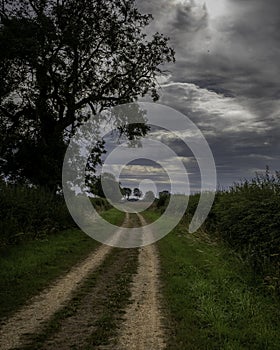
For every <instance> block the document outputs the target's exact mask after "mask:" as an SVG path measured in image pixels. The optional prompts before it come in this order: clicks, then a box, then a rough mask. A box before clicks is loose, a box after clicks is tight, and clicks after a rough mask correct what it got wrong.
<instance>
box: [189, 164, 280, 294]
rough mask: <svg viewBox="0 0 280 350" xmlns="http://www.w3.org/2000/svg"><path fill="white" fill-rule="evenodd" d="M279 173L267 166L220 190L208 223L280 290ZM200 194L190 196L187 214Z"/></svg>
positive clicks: (266, 281)
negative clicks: (255, 173)
mask: <svg viewBox="0 0 280 350" xmlns="http://www.w3.org/2000/svg"><path fill="white" fill-rule="evenodd" d="M279 195H280V176H279V173H278V172H276V173H275V174H274V175H273V174H271V173H270V172H269V170H268V169H267V170H266V172H265V173H264V174H257V175H256V177H255V178H253V179H252V180H251V181H248V180H245V181H243V182H240V183H236V184H234V185H233V186H232V187H231V188H230V190H228V191H221V192H218V193H217V195H216V199H215V202H214V205H213V208H212V210H211V212H210V214H209V216H208V218H207V221H206V223H205V227H206V229H207V231H208V232H212V233H215V234H218V235H219V236H220V238H222V239H223V240H224V241H225V242H227V243H228V244H229V245H230V246H231V247H232V248H233V249H234V250H235V251H237V252H238V253H239V254H241V256H242V258H243V259H244V260H245V261H247V262H248V263H249V264H250V265H251V266H252V267H253V269H254V271H255V273H256V275H262V276H263V277H264V281H265V283H267V284H268V285H269V288H271V289H273V290H278V291H280V197H279ZM198 200H199V195H194V196H191V197H190V203H189V207H188V215H189V216H190V217H191V216H192V215H193V214H194V212H195V209H196V206H197V203H198Z"/></svg>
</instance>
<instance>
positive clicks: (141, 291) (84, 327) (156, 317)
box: [0, 215, 165, 350]
mask: <svg viewBox="0 0 280 350" xmlns="http://www.w3.org/2000/svg"><path fill="white" fill-rule="evenodd" d="M138 218H139V220H140V222H141V224H142V225H145V224H146V223H145V220H144V219H143V217H142V216H140V215H138ZM129 225H131V222H129V218H128V215H127V217H126V220H125V222H124V227H129ZM130 227H131V226H130ZM143 230H146V229H145V228H143ZM112 250H113V248H111V247H110V246H106V245H103V246H101V247H100V248H99V249H97V250H96V251H95V252H93V253H92V254H91V255H90V256H89V257H88V258H87V259H86V260H84V261H83V262H81V263H80V264H78V265H76V266H75V267H73V269H72V270H71V271H70V272H69V273H68V274H67V275H66V276H64V277H62V278H61V279H59V280H58V281H57V282H56V283H55V284H54V285H53V286H51V287H49V288H48V289H47V290H45V291H43V292H42V293H41V294H40V295H38V296H37V297H35V298H34V299H33V300H31V301H30V303H28V305H26V306H25V307H23V308H22V309H21V310H19V311H18V312H17V313H16V314H15V315H14V316H12V317H11V318H10V319H9V320H8V321H7V322H6V323H5V324H4V325H3V327H2V328H1V330H0V348H1V350H9V349H13V348H15V347H21V346H24V345H26V344H27V343H26V342H28V337H26V336H25V334H27V333H28V334H40V332H41V331H43V327H45V326H46V325H47V323H48V320H49V319H51V317H52V316H53V315H54V314H55V313H56V312H57V311H58V310H60V309H61V308H62V307H67V303H71V298H73V293H74V292H75V291H76V290H79V288H81V286H82V284H83V283H85V281H86V280H87V279H88V278H90V276H91V275H92V273H93V272H94V271H96V270H97V269H100V266H101V265H102V264H103V265H104V264H105V263H104V261H107V260H109V259H112V257H111V255H112ZM138 252H139V254H138ZM114 254H115V255H114ZM114 254H113V255H112V256H113V259H114V260H113V262H111V263H108V264H107V265H106V264H105V265H106V266H105V267H103V270H102V269H101V270H100V277H99V278H98V280H97V281H96V284H95V285H93V287H92V288H90V289H88V290H87V291H86V293H84V294H83V296H82V297H81V300H79V305H78V306H77V310H76V311H75V313H74V314H73V315H72V316H71V317H67V318H66V319H65V320H62V321H61V322H60V327H59V329H58V330H57V331H56V332H55V334H52V335H51V337H49V338H48V339H46V340H45V341H44V343H43V344H40V348H42V349H57V348H59V349H65V350H66V349H69V348H73V347H74V348H75V349H84V348H86V346H87V348H88V346H89V343H88V339H89V338H92V336H91V337H90V334H94V332H95V331H96V330H97V328H98V327H97V325H98V322H100V317H101V318H102V314H103V313H104V310H105V309H104V308H105V307H106V305H107V304H108V303H109V304H110V303H111V302H112V301H111V300H110V298H111V296H112V295H114V293H115V291H114V288H115V287H114V284H116V283H117V282H116V281H117V278H118V276H122V274H123V276H125V273H127V272H129V269H130V266H129V264H133V260H134V261H138V269H137V273H135V275H134V277H133V279H132V284H131V302H130V304H129V305H128V306H127V307H126V309H125V310H124V311H123V312H122V316H120V315H115V316H114V317H115V318H116V319H117V323H118V327H117V328H118V331H117V334H113V335H112V337H109V339H110V338H111V340H110V341H109V344H108V342H107V344H104V345H102V343H101V344H100V345H98V344H96V345H94V347H92V346H90V349H118V350H122V349H123V350H125V349H139V350H145V349H147V350H149V349H153V350H161V349H164V347H165V346H164V343H165V342H164V332H163V328H162V320H161V318H162V317H161V313H160V305H159V300H160V298H159V292H160V288H159V282H158V272H159V260H158V256H157V250H156V247H155V246H154V245H151V246H147V247H144V248H140V249H139V250H137V249H119V250H117V252H116V253H114ZM110 257H111V258H110ZM135 259H136V260H135ZM103 265H102V266H103ZM127 266H128V268H127ZM131 266H132V265H131ZM116 310H117V309H116ZM93 338H94V337H93ZM29 347H30V344H29ZM31 348H34V349H35V348H37V345H36V344H33V345H31ZM38 348H39V344H38Z"/></svg>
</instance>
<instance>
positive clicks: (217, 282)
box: [145, 212, 280, 350]
mask: <svg viewBox="0 0 280 350" xmlns="http://www.w3.org/2000/svg"><path fill="white" fill-rule="evenodd" d="M156 215H157V214H155V213H152V212H149V213H147V214H146V215H145V216H146V218H147V219H148V220H154V219H155V217H156ZM158 247H159V252H160V258H161V266H162V269H161V279H162V284H163V290H162V291H163V297H164V300H165V302H166V307H167V313H168V325H167V326H168V328H169V330H170V337H169V344H168V349H170V350H171V349H172V350H175V349H178V350H179V349H182V350H183V349H195V350H197V349H203V350H205V349H234V350H237V349H238V350H239V349H244V350H245V349H246V350H247V349H252V350H253V349H254V350H256V349H259V350H264V349H271V350H272V349H275V350H276V349H279V347H280V333H279V328H280V312H279V309H280V303H279V301H277V300H276V299H273V297H272V296H269V295H267V294H265V293H264V290H263V289H262V288H261V287H260V288H259V287H258V283H256V281H254V280H253V274H252V273H251V272H250V271H248V270H246V268H245V266H244V264H243V263H242V262H241V261H240V260H239V259H238V257H237V256H235V255H234V254H233V253H232V251H231V250H229V249H228V248H226V247H225V246H223V245H222V244H220V243H215V242H211V241H206V240H205V239H204V238H203V237H202V236H201V235H199V234H197V235H195V236H194V235H190V234H187V233H186V228H185V227H184V226H182V224H181V225H179V226H178V227H177V228H176V229H175V230H174V231H173V232H172V233H170V234H169V235H168V236H166V237H165V238H164V239H162V240H161V241H160V242H159V243H158Z"/></svg>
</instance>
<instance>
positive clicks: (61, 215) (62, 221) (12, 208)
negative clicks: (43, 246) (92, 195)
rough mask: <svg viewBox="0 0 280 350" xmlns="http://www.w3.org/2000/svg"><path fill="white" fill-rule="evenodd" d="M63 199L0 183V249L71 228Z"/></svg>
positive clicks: (39, 190) (39, 191)
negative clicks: (0, 246)
mask: <svg viewBox="0 0 280 350" xmlns="http://www.w3.org/2000/svg"><path fill="white" fill-rule="evenodd" d="M73 226H74V223H73V221H72V219H71V216H70V214H69V213H68V210H67V207H66V205H65V203H64V199H63V196H61V195H55V194H53V193H51V192H49V191H48V190H46V189H43V188H30V187H27V186H23V185H7V184H5V183H4V182H0V245H6V244H15V243H18V242H20V241H24V240H29V239H34V238H36V237H38V236H41V235H45V234H50V233H54V232H56V231H59V230H63V229H67V228H70V227H73Z"/></svg>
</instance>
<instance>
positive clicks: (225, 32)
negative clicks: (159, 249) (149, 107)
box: [127, 0, 280, 189]
mask: <svg viewBox="0 0 280 350" xmlns="http://www.w3.org/2000/svg"><path fill="white" fill-rule="evenodd" d="M199 1H200V0H197V1H195V0H185V1H184V0H182V1H179V0H153V1H150V0H138V1H137V4H138V7H139V8H140V10H141V11H142V12H145V13H152V14H153V16H154V18H155V20H154V21H153V22H152V24H151V26H150V28H149V31H148V32H151V33H152V32H154V31H159V32H162V33H164V34H165V35H167V36H169V37H170V41H171V45H172V46H173V47H174V48H175V51H176V64H175V65H174V66H173V65H172V66H168V69H169V70H170V75H169V76H168V77H167V78H163V79H162V88H161V90H160V95H161V98H160V102H161V103H163V104H166V105H168V106H171V107H173V108H174V109H176V110H179V111H181V112H182V113H184V114H185V115H187V116H188V117H189V118H190V119H191V120H192V121H193V122H194V123H195V124H196V125H197V126H198V127H199V128H200V129H201V131H202V132H203V133H204V135H205V137H206V139H207V141H208V142H209V145H210V147H211V149H212V151H213V155H214V158H215V161H216V165H217V172H218V181H219V184H220V185H221V186H227V185H230V184H232V183H233V181H238V180H239V179H243V178H244V177H247V178H250V177H252V176H253V175H254V173H255V172H256V171H261V170H264V169H265V166H266V165H268V166H270V167H271V169H279V168H280V166H279V154H280V142H279V134H280V123H279V119H280V102H279V96H280V84H279V73H280V1H278V0H267V1H264V0H246V1H244V0H224V3H225V4H226V7H225V11H224V12H223V13H222V14H221V13H219V15H217V16H215V11H214V10H215V9H214V8H212V10H211V7H210V6H211V4H213V3H214V2H213V1H212V0H211V1H210V0H206V6H203V4H202V2H201V1H200V2H199ZM186 132H187V130H186ZM159 137H161V139H162V141H164V142H165V143H166V144H168V145H169V146H170V147H171V148H172V149H173V150H174V151H175V152H176V153H177V155H178V156H179V157H186V159H188V161H186V164H185V165H186V168H187V170H188V172H189V173H190V180H191V181H192V189H199V183H200V176H199V171H198V168H197V164H196V161H195V159H194V158H193V156H192V154H191V152H190V150H189V149H187V148H186V147H185V146H184V145H183V144H182V142H180V141H178V140H176V139H172V137H171V138H170V137H167V135H166V134H165V133H164V132H162V135H161V136H159ZM151 152H152V150H151ZM147 164H148V163H146V161H145V160H144V161H142V163H141V165H142V166H145V165H147ZM144 175H145V174H143V178H144ZM127 176H128V178H130V177H131V176H129V174H127ZM132 178H133V176H132ZM154 178H158V179H159V180H162V179H161V176H160V174H156V173H155V175H154Z"/></svg>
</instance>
